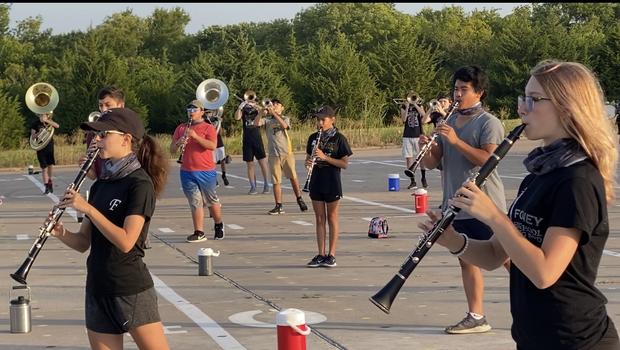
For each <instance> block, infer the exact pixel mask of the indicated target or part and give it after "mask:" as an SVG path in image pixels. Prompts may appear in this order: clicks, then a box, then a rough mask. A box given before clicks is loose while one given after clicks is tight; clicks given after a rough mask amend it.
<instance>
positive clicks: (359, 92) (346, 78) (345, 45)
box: [297, 33, 385, 125]
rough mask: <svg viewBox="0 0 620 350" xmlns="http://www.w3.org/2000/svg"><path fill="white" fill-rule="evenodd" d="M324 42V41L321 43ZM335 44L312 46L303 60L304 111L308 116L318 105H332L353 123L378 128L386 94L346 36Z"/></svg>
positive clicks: (300, 67) (301, 70) (339, 37)
mask: <svg viewBox="0 0 620 350" xmlns="http://www.w3.org/2000/svg"><path fill="white" fill-rule="evenodd" d="M320 40H321V39H320ZM335 42H336V44H331V43H328V42H326V41H321V43H320V44H318V45H314V44H311V45H309V47H308V49H307V52H306V54H305V55H304V56H303V57H302V59H301V60H300V66H299V67H298V69H299V71H300V72H301V73H302V76H303V80H302V81H301V82H297V84H298V86H301V87H302V89H304V90H305V93H303V94H301V93H297V96H300V97H301V98H302V100H301V101H299V103H300V105H301V109H302V111H305V112H306V113H304V114H306V115H308V114H309V113H310V112H311V111H312V110H314V109H316V108H317V107H318V106H319V105H322V104H330V105H332V106H333V107H334V108H336V109H337V110H338V114H339V115H340V116H342V117H343V118H347V119H349V120H351V121H353V120H355V121H361V122H364V123H366V124H367V125H373V124H374V125H377V124H379V123H380V122H381V121H382V120H383V117H384V107H385V94H384V93H383V92H381V91H380V90H379V89H378V88H377V86H376V85H375V81H374V79H373V77H372V76H371V74H370V69H369V68H368V65H367V64H366V62H365V61H364V60H363V59H362V58H361V57H360V55H359V54H358V52H357V51H356V50H355V48H354V47H353V45H352V44H351V43H350V42H349V41H348V40H347V39H346V37H345V35H344V34H343V33H338V34H336V37H335Z"/></svg>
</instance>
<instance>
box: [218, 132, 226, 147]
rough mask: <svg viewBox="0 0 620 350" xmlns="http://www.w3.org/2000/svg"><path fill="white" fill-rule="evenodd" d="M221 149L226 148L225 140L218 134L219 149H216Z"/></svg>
mask: <svg viewBox="0 0 620 350" xmlns="http://www.w3.org/2000/svg"><path fill="white" fill-rule="evenodd" d="M220 147H224V139H222V135H220V134H217V147H216V148H220Z"/></svg>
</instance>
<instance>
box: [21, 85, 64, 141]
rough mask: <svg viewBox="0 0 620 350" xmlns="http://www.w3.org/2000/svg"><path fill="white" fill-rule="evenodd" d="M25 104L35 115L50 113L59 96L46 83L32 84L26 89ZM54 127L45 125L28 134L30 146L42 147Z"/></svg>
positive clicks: (56, 104) (48, 139)
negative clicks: (39, 129)
mask: <svg viewBox="0 0 620 350" xmlns="http://www.w3.org/2000/svg"><path fill="white" fill-rule="evenodd" d="M25 100H26V106H27V107H28V109H30V110H31V111H32V112H33V113H35V114H37V115H41V114H50V118H51V114H52V113H53V112H54V109H55V108H56V106H58V102H59V101H60V97H59V96H58V91H56V89H55V88H54V86H52V85H51V84H48V83H42V82H40V83H35V84H32V85H31V86H30V87H29V88H28V90H27V91H26V96H25ZM54 130H55V129H54V127H53V126H51V125H46V126H45V128H44V129H41V131H39V132H37V133H35V134H33V135H30V147H32V149H34V150H35V151H38V150H41V149H43V148H44V147H45V146H47V144H48V143H49V142H50V141H51V140H52V136H54Z"/></svg>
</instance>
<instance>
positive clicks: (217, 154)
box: [213, 146, 226, 164]
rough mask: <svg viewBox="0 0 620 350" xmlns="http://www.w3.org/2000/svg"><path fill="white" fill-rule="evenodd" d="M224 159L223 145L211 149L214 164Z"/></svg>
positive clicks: (224, 150)
mask: <svg viewBox="0 0 620 350" xmlns="http://www.w3.org/2000/svg"><path fill="white" fill-rule="evenodd" d="M224 159H226V149H225V148H224V146H222V147H218V148H216V149H215V150H214V151H213V160H214V161H215V164H220V162H221V161H222V160H224Z"/></svg>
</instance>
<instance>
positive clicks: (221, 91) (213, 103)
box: [196, 79, 228, 110]
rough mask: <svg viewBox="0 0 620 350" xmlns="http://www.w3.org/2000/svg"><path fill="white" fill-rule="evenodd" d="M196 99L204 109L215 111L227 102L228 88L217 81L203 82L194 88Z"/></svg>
mask: <svg viewBox="0 0 620 350" xmlns="http://www.w3.org/2000/svg"><path fill="white" fill-rule="evenodd" d="M196 99H197V100H198V101H200V102H202V103H203V104H204V106H205V109H211V110H217V109H219V108H220V107H222V106H224V104H226V101H228V87H227V86H226V84H224V82H223V81H221V80H219V79H207V80H204V81H203V82H202V83H200V85H198V87H197V88H196Z"/></svg>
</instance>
